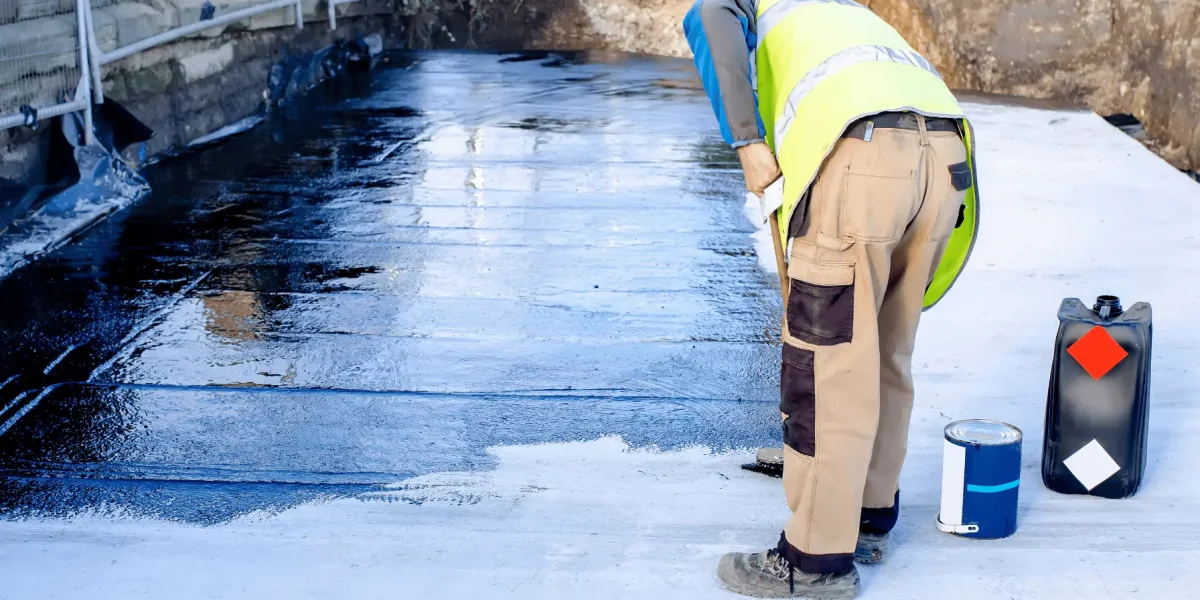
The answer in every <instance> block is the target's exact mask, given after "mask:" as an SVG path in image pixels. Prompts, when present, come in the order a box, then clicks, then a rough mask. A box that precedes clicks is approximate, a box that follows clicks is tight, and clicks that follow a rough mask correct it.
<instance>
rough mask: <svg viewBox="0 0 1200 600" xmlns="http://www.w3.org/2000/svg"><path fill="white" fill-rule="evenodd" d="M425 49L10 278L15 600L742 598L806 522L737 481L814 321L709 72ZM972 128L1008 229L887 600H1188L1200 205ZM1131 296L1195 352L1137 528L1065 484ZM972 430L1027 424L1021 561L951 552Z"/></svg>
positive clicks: (1105, 128) (1062, 135) (1063, 139)
mask: <svg viewBox="0 0 1200 600" xmlns="http://www.w3.org/2000/svg"><path fill="white" fill-rule="evenodd" d="M410 58H411V60H408V61H399V63H400V64H399V65H398V66H399V67H400V68H398V69H395V70H389V71H386V72H384V73H382V74H381V75H380V76H379V77H378V78H377V79H376V80H375V82H374V83H373V84H372V85H371V89H369V90H363V91H362V92H361V93H360V94H359V95H358V96H356V97H353V98H350V99H346V100H342V101H339V102H338V103H336V104H335V105H333V106H330V107H325V108H324V109H322V111H321V112H320V113H319V114H316V115H303V116H301V117H299V118H297V119H296V120H293V121H289V122H286V123H284V124H283V126H275V127H264V128H262V129H261V130H259V131H254V132H250V133H249V134H247V135H245V136H242V137H240V138H236V139H233V140H231V141H229V142H228V143H226V144H223V145H221V146H218V147H215V148H211V149H208V150H205V151H203V152H202V153H200V154H197V155H195V156H193V157H190V158H188V159H187V160H184V161H178V162H174V163H170V164H164V165H159V166H157V167H155V169H154V170H153V172H152V173H151V174H150V178H151V179H152V183H153V184H154V186H155V195H154V197H152V198H150V199H149V200H148V201H146V202H145V203H143V204H141V205H139V206H138V207H136V208H135V209H133V210H131V211H128V212H125V213H121V216H120V217H118V218H115V219H110V220H108V221H106V222H105V223H103V224H102V225H100V226H99V227H97V228H96V229H94V230H93V231H92V232H90V233H89V234H88V235H87V236H86V237H85V238H84V239H81V240H80V241H79V242H78V243H76V244H73V245H71V246H68V247H65V248H62V249H60V250H59V251H58V252H57V253H56V255H55V256H54V257H51V259H50V260H48V261H44V262H43V263H40V264H38V265H34V266H32V267H30V268H26V269H22V270H20V271H18V272H17V273H15V274H14V275H13V276H11V277H9V278H7V279H5V280H3V281H0V297H3V298H5V300H6V303H7V305H8V306H9V307H10V310H9V311H7V314H5V315H0V324H2V325H3V326H4V327H5V329H6V330H8V331H20V332H22V333H21V334H20V335H18V336H14V337H13V339H12V340H11V342H10V344H8V346H7V347H5V348H0V364H2V365H4V367H5V368H6V369H9V371H8V373H7V374H6V373H0V382H3V383H4V385H0V409H2V412H0V422H2V423H3V433H0V475H2V476H3V477H2V478H0V515H3V516H4V517H5V519H4V520H2V521H0V580H3V581H4V582H5V587H4V591H2V592H0V595H11V596H13V597H39V598H74V597H81V598H82V597H89V598H92V597H97V596H103V597H127V596H133V595H138V594H143V595H152V596H171V597H179V598H191V597H196V598H200V597H219V596H220V597H260V596H265V595H271V596H285V597H295V598H307V597H312V598H317V597H329V596H331V595H334V594H336V595H337V596H339V597H347V598H377V597H392V596H395V595H397V594H399V595H401V596H405V597H422V598H429V597H436V598H457V597H463V596H466V595H471V596H480V595H482V596H485V597H488V598H562V597H566V596H582V597H585V598H590V597H597V598H600V597H604V598H611V597H621V598H624V597H629V598H646V597H655V598H659V597H661V598H676V597H678V598H689V599H690V598H731V597H734V596H732V595H731V594H728V593H727V592H724V591H723V590H721V589H720V587H719V584H718V582H717V580H716V577H715V564H716V559H717V557H718V556H719V555H720V553H722V552H724V551H728V550H732V549H761V548H764V547H766V546H767V545H769V544H773V543H774V541H775V540H777V538H778V531H779V529H780V527H781V525H782V523H783V520H784V519H785V518H786V511H787V509H786V506H785V505H784V502H783V497H782V490H781V489H780V487H779V482H778V480H775V479H769V478H765V477H763V476H761V475H756V474H752V473H748V472H745V471H742V470H740V469H739V468H738V465H739V464H740V463H742V462H744V461H746V460H748V459H749V457H750V456H751V454H750V449H752V448H754V447H756V446H758V445H765V444H775V443H778V437H779V433H778V424H777V416H778V415H777V412H776V407H775V403H776V402H777V392H776V389H775V386H776V383H777V382H776V379H777V376H778V375H777V371H778V352H779V348H778V341H777V339H776V334H775V328H776V327H777V325H776V324H777V323H778V320H779V315H780V308H781V307H780V303H779V299H778V293H777V291H776V289H775V288H776V283H775V281H776V280H775V275H774V273H773V268H774V263H773V259H772V257H771V256H770V254H768V253H766V252H769V246H766V247H765V248H766V252H764V246H763V241H764V239H765V238H764V234H763V232H761V231H758V230H756V224H755V223H754V222H753V221H751V220H750V219H749V218H747V216H746V214H747V211H746V206H745V205H744V200H743V197H742V192H741V189H742V188H741V180H740V175H739V173H738V172H737V170H736V168H735V167H736V165H735V164H734V162H733V160H732V158H733V157H732V154H731V153H730V152H729V150H728V149H727V148H724V147H722V145H721V143H720V141H719V139H718V138H717V136H716V135H715V131H714V127H713V125H712V122H711V115H710V114H709V108H708V105H707V102H706V101H705V99H704V98H703V96H702V95H701V94H700V93H699V92H697V91H696V90H694V89H687V87H686V86H683V85H674V84H673V83H672V84H668V85H662V83H663V80H667V81H669V82H680V81H683V80H685V79H686V78H688V77H690V71H689V69H690V66H689V65H688V63H686V62H682V61H655V60H648V59H631V60H626V61H624V62H617V63H589V62H588V61H587V60H586V58H585V57H581V56H579V55H563V56H553V55H551V56H541V57H539V58H538V60H528V61H526V60H520V59H522V58H523V57H518V56H512V57H507V60H498V57H494V56H486V55H473V54H466V53H445V54H431V55H421V56H418V57H410ZM967 108H968V111H969V113H970V115H971V116H972V117H973V118H974V119H975V122H976V126H977V130H978V136H979V141H980V148H979V160H980V163H981V165H982V168H983V170H982V173H981V181H980V186H981V194H982V202H983V210H982V218H983V232H982V236H981V239H980V243H979V245H978V246H977V248H976V251H975V255H974V257H973V258H972V262H971V265H970V267H969V270H968V272H967V273H966V274H965V275H964V276H963V278H962V280H961V281H960V282H959V283H958V285H956V287H955V288H954V289H953V290H952V291H951V293H950V294H949V296H948V297H947V298H946V299H945V300H944V301H943V302H942V303H941V304H939V305H938V306H937V307H936V308H934V309H933V310H932V311H930V312H928V313H926V316H925V319H924V321H923V327H922V330H921V334H920V338H919V341H918V347H917V354H916V357H915V367H916V379H917V381H916V385H917V389H918V402H917V408H916V410H915V413H914V420H913V427H912V431H911V436H910V437H911V446H912V447H911V450H910V452H909V455H908V462H907V463H906V468H905V472H904V475H903V477H902V483H901V486H902V489H904V490H905V491H904V494H905V503H904V508H903V511H902V516H901V522H900V525H899V528H898V530H897V533H896V538H897V540H896V547H895V551H894V553H893V556H892V558H891V559H889V561H888V562H886V563H884V564H882V565H879V566H875V567H863V568H862V569H861V570H862V572H863V574H864V579H865V586H864V589H865V593H864V596H863V597H864V598H901V597H903V598H931V599H932V598H939V599H940V598H946V597H952V598H966V599H985V598H986V599H991V598H996V599H1000V598H1004V599H1009V598H1021V599H1026V598H1028V599H1035V598H1046V597H1059V598H1096V597H1105V598H1109V597H1112V598H1126V597H1146V598H1160V597H1189V595H1190V593H1191V588H1193V587H1195V585H1196V583H1197V579H1196V578H1195V576H1193V575H1191V573H1193V572H1195V571H1196V567H1197V566H1200V564H1198V563H1200V546H1197V544H1196V542H1195V540H1196V539H1197V537H1198V534H1200V518H1198V517H1197V516H1196V515H1197V514H1200V510H1197V509H1198V508H1200V500H1198V499H1197V492H1200V485H1198V484H1197V483H1196V481H1195V479H1194V473H1195V472H1196V469H1197V467H1198V466H1200V465H1198V464H1197V460H1196V458H1195V457H1196V456H1197V452H1198V451H1200V441H1198V440H1200V437H1198V436H1196V435H1195V433H1196V431H1197V429H1198V428H1200V410H1197V409H1196V407H1195V406H1194V404H1193V403H1191V402H1189V401H1188V399H1189V397H1190V396H1189V394H1190V393H1191V390H1193V389H1195V388H1196V387H1197V384H1198V383H1200V381H1198V375H1197V373H1196V370H1195V369H1194V368H1193V367H1192V364H1191V363H1192V362H1193V361H1192V360H1191V357H1193V356H1195V355H1196V350H1197V346H1198V345H1200V344H1198V343H1197V341H1196V340H1197V337H1198V335H1200V325H1197V324H1196V320H1195V319H1193V318H1191V314H1192V311H1193V307H1194V306H1196V305H1197V296H1200V288H1197V287H1196V286H1194V285H1191V284H1190V283H1189V282H1190V281H1192V280H1194V279H1196V277H1197V275H1198V273H1197V271H1198V270H1200V266H1197V265H1200V262H1197V260H1196V259H1197V258H1200V256H1197V255H1198V254H1200V244H1198V243H1197V241H1196V237H1195V236H1196V233H1195V231H1193V230H1194V229H1195V225H1196V224H1197V223H1200V187H1197V186H1196V185H1195V183H1194V182H1192V181H1191V180H1190V179H1188V178H1187V177H1186V176H1184V175H1183V174H1181V173H1179V172H1177V171H1175V170H1174V169H1172V168H1170V167H1169V166H1167V165H1166V164H1165V163H1162V162H1161V161H1160V160H1159V159H1158V158H1156V157H1155V156H1154V155H1152V154H1151V153H1149V152H1148V151H1146V150H1145V149H1144V148H1143V147H1142V146H1141V145H1140V144H1139V143H1138V142H1136V141H1135V140H1132V139H1130V138H1128V137H1126V136H1125V135H1124V134H1122V133H1120V132H1119V131H1118V130H1116V129H1114V128H1112V127H1111V126H1109V125H1108V124H1107V123H1105V122H1104V121H1103V120H1102V119H1100V118H1099V117H1097V116H1095V115H1093V114H1090V113H1085V112H1072V111H1063V110H1049V109H1043V108H1030V107H1018V106H1009V105H1003V104H995V103H982V102H971V103H968V105H967ZM656 207H658V209H657V210H656V209H655V208H656ZM750 214H752V212H751V213H750ZM1101 293H1113V294H1117V295H1120V296H1121V297H1122V298H1123V300H1125V302H1126V303H1127V304H1130V303H1132V302H1135V301H1148V302H1151V303H1152V304H1153V306H1154V311H1155V317H1156V321H1157V323H1156V324H1157V327H1156V331H1155V339H1154V343H1155V348H1154V357H1153V360H1154V384H1153V387H1152V392H1151V393H1152V406H1151V424H1150V440H1151V443H1150V450H1149V461H1148V465H1147V475H1146V480H1145V484H1144V487H1143V489H1142V491H1141V493H1139V494H1138V495H1137V496H1135V497H1134V498H1131V499H1127V500H1123V501H1111V500H1097V499H1091V498H1079V497H1067V496H1060V495H1057V494H1052V493H1050V492H1048V491H1046V490H1045V489H1044V488H1043V487H1042V486H1041V484H1040V479H1039V475H1038V469H1039V460H1040V444H1041V424H1042V412H1043V407H1044V398H1045V391H1046V384H1047V377H1048V374H1049V363H1050V355H1051V347H1052V344H1053V340H1054V334H1055V327H1056V319H1055V312H1056V310H1057V307H1058V303H1059V301H1060V300H1061V299H1062V298H1064V297H1072V296H1074V297H1080V298H1085V299H1087V298H1091V297H1093V296H1095V295H1097V294H1101ZM959 418H994V419H1001V420H1005V421H1008V422H1010V423H1014V424H1016V425H1018V426H1019V427H1021V428H1022V429H1023V430H1024V432H1025V446H1024V460H1023V466H1022V467H1023V477H1022V486H1021V506H1020V521H1019V530H1018V532H1017V534H1016V535H1015V536H1013V537H1011V538H1008V539H1005V540H998V541H992V542H978V541H968V540H963V539H958V538H955V537H952V536H949V535H947V534H943V533H940V532H938V531H937V530H936V528H935V527H934V524H933V517H934V514H935V513H936V511H937V506H936V505H937V502H938V498H939V490H938V489H937V488H938V481H939V480H940V477H939V475H940V469H941V444H942V442H941V429H942V428H943V427H944V425H945V424H946V423H948V422H949V421H951V420H955V419H959ZM63 564H66V565H70V568H69V569H62V568H59V565H63Z"/></svg>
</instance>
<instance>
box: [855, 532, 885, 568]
mask: <svg viewBox="0 0 1200 600" xmlns="http://www.w3.org/2000/svg"><path fill="white" fill-rule="evenodd" d="M887 541H888V534H886V533H865V532H861V531H860V532H859V533H858V545H856V546H855V548H854V560H855V561H856V562H860V563H863V564H868V565H869V564H874V563H878V562H883V559H885V558H887Z"/></svg>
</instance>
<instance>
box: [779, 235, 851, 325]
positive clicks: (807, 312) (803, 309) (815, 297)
mask: <svg viewBox="0 0 1200 600" xmlns="http://www.w3.org/2000/svg"><path fill="white" fill-rule="evenodd" d="M788 276H789V277H791V280H792V283H791V291H790V292H789V294H788V305H787V325H788V333H790V334H791V335H792V337H795V338H797V339H800V340H803V341H805V342H808V343H809V344H812V345H814V346H833V345H836V344H844V343H847V342H850V341H852V339H853V337H854V265H853V264H848V263H829V264H817V263H814V262H810V261H808V260H807V259H805V258H803V257H801V256H793V259H792V264H791V265H790V266H789V267H788Z"/></svg>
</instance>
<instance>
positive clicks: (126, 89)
mask: <svg viewBox="0 0 1200 600" xmlns="http://www.w3.org/2000/svg"><path fill="white" fill-rule="evenodd" d="M2 1H3V0H0V2H2ZM397 1H400V0H362V1H359V2H354V3H350V4H343V5H339V6H338V8H337V11H338V20H337V25H338V28H337V30H336V31H331V30H330V28H329V26H328V23H327V20H328V17H327V12H326V10H327V9H326V4H325V0H306V1H305V2H304V5H303V6H304V11H303V14H304V23H305V27H304V28H303V29H302V30H298V29H297V28H296V24H295V13H294V11H293V9H291V8H287V9H282V10H277V11H272V12H268V13H264V14H261V15H257V16H255V17H252V18H251V19H248V20H245V21H237V22H233V23H230V24H227V25H224V26H221V27H216V28H213V29H208V30H205V31H203V32H200V33H198V34H195V35H193V36H191V37H188V38H184V39H180V40H177V41H175V42H171V43H168V44H164V45H162V46H158V47H155V48H152V49H150V50H147V51H145V52H142V53H139V54H134V55H132V56H130V57H128V58H125V59H122V60H119V61H116V62H114V63H111V64H109V65H105V66H104V67H103V68H102V72H103V85H104V92H105V96H106V97H108V98H112V99H114V100H116V101H117V102H120V103H121V104H122V105H123V106H124V107H125V108H126V109H128V110H129V111H130V112H131V113H133V115H135V116H136V117H137V118H139V119H140V120H142V121H143V122H145V123H146V124H147V125H149V126H150V128H151V129H153V130H155V137H154V138H153V139H151V140H150V141H149V142H147V144H146V147H145V148H144V151H145V153H146V155H147V156H153V155H156V154H160V153H162V152H165V151H168V150H171V149H173V148H178V147H181V146H184V145H186V144H187V143H188V142H189V141H191V140H193V139H196V138H198V137H200V136H202V135H205V134H207V133H210V132H212V131H214V130H216V129H220V128H221V127H224V126H225V125H228V124H230V123H233V122H235V121H238V120H239V119H242V118H245V117H246V116H249V115H251V114H253V113H255V112H257V111H258V110H259V109H260V108H261V107H262V105H263V100H264V94H265V91H266V89H267V85H268V74H269V71H270V68H271V66H272V65H274V64H276V63H277V62H279V61H280V60H281V59H283V58H284V56H285V55H286V53H288V52H291V53H303V52H311V51H313V50H316V49H319V48H322V47H326V46H328V45H330V44H332V43H333V42H334V41H335V40H337V39H353V38H354V37H355V36H356V35H359V34H361V35H363V36H366V35H370V34H380V35H382V36H383V37H384V41H385V45H388V46H396V45H398V44H399V32H400V30H401V26H400V19H399V15H398V12H397V8H396V7H397V5H396V2H397ZM257 3H260V2H258V1H257V0H256V1H251V0H234V1H233V2H232V3H229V2H214V4H216V5H217V6H218V9H217V10H218V14H220V13H224V12H232V11H235V10H239V9H242V8H246V7H248V6H251V5H253V4H257ZM203 4H204V0H143V1H133V0H116V1H115V2H113V1H112V0H94V1H93V19H94V21H95V27H96V38H97V43H98V44H99V45H100V47H101V49H102V50H104V51H111V50H113V49H115V48H119V47H122V46H126V45H128V44H131V43H133V42H137V41H140V40H142V39H145V38H147V37H149V36H151V35H154V34H157V33H160V32H163V31H167V30H169V29H172V28H175V27H178V26H179V25H181V24H190V23H194V22H196V21H198V20H199V15H200V10H201V6H202V5H203ZM73 19H74V17H73V15H60V16H57V17H45V18H33V19H27V20H21V21H17V22H14V23H9V24H0V39H4V40H5V42H7V41H11V40H15V39H16V38H17V36H24V37H32V38H37V39H54V36H55V33H54V32H57V31H59V30H62V29H63V28H64V27H67V29H66V30H65V31H73V26H70V25H73ZM65 21H70V22H71V23H66V22H65ZM6 36H7V37H6ZM58 37H60V38H62V41H61V44H65V45H66V46H67V47H69V46H70V45H71V44H74V38H73V36H69V37H64V36H61V35H60V36H58ZM5 42H0V43H5ZM66 56H68V57H69V54H68V55H66ZM72 64H73V63H72ZM61 68H62V65H58V64H44V65H42V66H41V68H40V69H39V70H38V72H37V73H36V75H38V76H39V78H40V79H38V80H35V81H41V80H44V81H46V82H50V83H53V82H54V81H55V79H54V78H55V77H58V78H59V79H61V74H60V73H59V72H58V71H60V70H61ZM26 75H27V74H26ZM16 76H17V74H16V73H5V72H3V71H2V70H0V89H4V88H5V87H6V86H8V87H10V88H11V87H12V84H13V80H14V78H15V77H16ZM45 129H46V128H43V131H39V132H33V131H30V130H28V129H26V128H17V129H10V130H7V131H0V155H2V156H3V160H0V177H4V178H8V179H11V180H17V181H21V180H29V179H31V178H32V179H35V180H36V179H37V176H38V174H39V173H40V172H42V170H43V169H44V168H45V165H44V158H45V152H46V148H47V145H48V142H47V139H48V134H49V132H47V131H45Z"/></svg>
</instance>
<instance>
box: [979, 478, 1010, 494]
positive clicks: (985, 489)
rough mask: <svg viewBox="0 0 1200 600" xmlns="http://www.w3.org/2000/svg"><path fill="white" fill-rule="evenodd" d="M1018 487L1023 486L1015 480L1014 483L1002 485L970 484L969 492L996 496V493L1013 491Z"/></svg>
mask: <svg viewBox="0 0 1200 600" xmlns="http://www.w3.org/2000/svg"><path fill="white" fill-rule="evenodd" d="M1018 485H1021V480H1020V479H1014V480H1013V481H1010V482H1008V483H1001V484H1000V485H975V484H973V483H968V484H967V491H968V492H978V493H980V494H995V493H996V492H1005V491H1008V490H1011V489H1013V488H1015V487H1017V486H1018Z"/></svg>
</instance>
